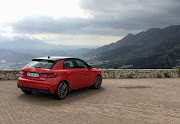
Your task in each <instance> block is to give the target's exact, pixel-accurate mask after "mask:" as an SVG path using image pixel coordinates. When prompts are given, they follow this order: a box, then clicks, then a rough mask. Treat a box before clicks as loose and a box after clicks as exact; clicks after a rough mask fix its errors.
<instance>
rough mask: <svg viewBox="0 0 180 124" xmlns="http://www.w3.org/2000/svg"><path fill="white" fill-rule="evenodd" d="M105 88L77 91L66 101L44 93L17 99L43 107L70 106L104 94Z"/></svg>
mask: <svg viewBox="0 0 180 124" xmlns="http://www.w3.org/2000/svg"><path fill="white" fill-rule="evenodd" d="M104 91H105V88H103V87H101V88H100V89H93V88H92V87H85V88H81V89H77V90H73V91H71V92H69V93H68V95H67V96H66V98H65V99H63V100H57V99H56V98H55V97H54V95H51V94H44V93H32V94H24V93H22V94H21V95H19V96H17V98H18V99H19V100H21V101H24V102H28V103H31V104H41V105H49V104H51V105H53V104H54V105H57V104H59V103H61V105H62V104H68V103H72V102H76V101H78V100H81V99H86V98H88V97H91V96H96V95H98V94H99V93H101V92H104Z"/></svg>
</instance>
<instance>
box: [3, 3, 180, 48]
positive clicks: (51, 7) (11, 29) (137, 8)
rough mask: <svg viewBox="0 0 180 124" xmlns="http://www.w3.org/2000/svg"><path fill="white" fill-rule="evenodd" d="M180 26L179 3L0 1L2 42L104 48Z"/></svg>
mask: <svg viewBox="0 0 180 124" xmlns="http://www.w3.org/2000/svg"><path fill="white" fill-rule="evenodd" d="M179 24H180V0H159V1H157V0H0V40H1V39H3V40H5V39H6V38H8V39H9V38H11V39H13V38H14V37H26V38H30V39H38V40H42V41H44V42H48V43H52V44H63V45H83V46H101V45H105V44H109V43H111V42H116V41H117V40H119V39H121V38H123V37H124V36H126V35H127V34H129V33H133V34H136V33H138V32H140V31H145V30H147V29H149V28H164V27H167V26H169V25H179Z"/></svg>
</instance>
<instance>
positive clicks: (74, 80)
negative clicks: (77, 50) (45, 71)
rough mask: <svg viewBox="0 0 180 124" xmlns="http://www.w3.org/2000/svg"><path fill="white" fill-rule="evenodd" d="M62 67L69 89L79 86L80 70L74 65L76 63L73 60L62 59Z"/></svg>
mask: <svg viewBox="0 0 180 124" xmlns="http://www.w3.org/2000/svg"><path fill="white" fill-rule="evenodd" d="M63 69H64V70H65V71H66V73H67V75H68V82H69V85H70V87H71V89H77V88H80V87H81V72H80V71H79V70H78V68H77V67H76V63H75V62H74V61H73V60H69V59H67V60H64V64H63Z"/></svg>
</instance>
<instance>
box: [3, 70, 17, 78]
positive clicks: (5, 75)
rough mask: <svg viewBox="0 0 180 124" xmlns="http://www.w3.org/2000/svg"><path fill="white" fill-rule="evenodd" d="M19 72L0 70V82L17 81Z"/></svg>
mask: <svg viewBox="0 0 180 124" xmlns="http://www.w3.org/2000/svg"><path fill="white" fill-rule="evenodd" d="M19 76H20V70H0V80H17V79H18V77H19Z"/></svg>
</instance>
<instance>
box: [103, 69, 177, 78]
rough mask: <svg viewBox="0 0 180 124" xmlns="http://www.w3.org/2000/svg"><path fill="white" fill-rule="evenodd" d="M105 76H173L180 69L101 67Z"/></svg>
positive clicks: (175, 75)
mask: <svg viewBox="0 0 180 124" xmlns="http://www.w3.org/2000/svg"><path fill="white" fill-rule="evenodd" d="M101 72H102V75H103V78H107V79H108V78H165V77H168V78H173V77H180V69H101Z"/></svg>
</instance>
